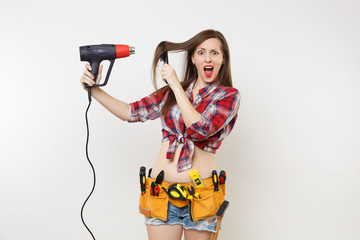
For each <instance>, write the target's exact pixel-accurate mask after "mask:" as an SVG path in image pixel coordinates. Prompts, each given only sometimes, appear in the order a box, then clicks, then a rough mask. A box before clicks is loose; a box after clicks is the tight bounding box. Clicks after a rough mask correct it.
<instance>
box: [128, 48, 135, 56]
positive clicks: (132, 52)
mask: <svg viewBox="0 0 360 240" xmlns="http://www.w3.org/2000/svg"><path fill="white" fill-rule="evenodd" d="M129 52H130V55H131V54H135V47H129Z"/></svg>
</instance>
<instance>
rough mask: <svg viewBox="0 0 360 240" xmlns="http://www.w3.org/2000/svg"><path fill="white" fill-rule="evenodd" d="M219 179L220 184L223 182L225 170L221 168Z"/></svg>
mask: <svg viewBox="0 0 360 240" xmlns="http://www.w3.org/2000/svg"><path fill="white" fill-rule="evenodd" d="M219 179H220V184H225V181H226V172H225V171H224V170H221V172H220V177H219Z"/></svg>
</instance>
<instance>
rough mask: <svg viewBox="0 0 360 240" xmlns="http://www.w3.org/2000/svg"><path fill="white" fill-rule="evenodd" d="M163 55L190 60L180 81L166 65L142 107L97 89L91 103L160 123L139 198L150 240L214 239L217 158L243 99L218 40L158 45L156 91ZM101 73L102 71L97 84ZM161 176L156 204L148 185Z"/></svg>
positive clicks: (200, 37) (208, 36) (219, 197)
mask: <svg viewBox="0 0 360 240" xmlns="http://www.w3.org/2000/svg"><path fill="white" fill-rule="evenodd" d="M167 51H185V52H186V53H187V56H186V59H185V66H186V69H185V76H184V79H183V81H179V79H178V77H177V74H176V72H175V70H174V69H173V68H172V67H171V65H169V64H164V65H162V67H161V78H162V80H163V81H164V82H166V83H167V85H166V86H165V87H163V88H162V89H159V90H157V91H155V92H154V93H153V94H151V95H150V96H147V97H145V98H143V99H141V100H140V101H136V102H134V103H131V104H127V103H125V102H122V101H120V100H117V99H115V98H113V97H111V96H110V95H108V94H107V93H106V92H105V91H103V90H102V89H100V88H93V89H92V96H93V97H94V98H95V99H96V100H97V101H98V102H99V103H101V104H102V105H103V106H104V107H105V108H106V109H108V110H109V111H110V112H111V113H113V114H114V115H115V116H117V117H118V118H120V119H121V120H124V121H129V122H138V121H141V122H144V121H146V120H148V119H151V120H153V119H156V118H161V121H162V126H163V129H162V133H163V140H162V143H161V149H160V152H159V154H158V156H157V159H156V161H155V164H154V166H153V168H152V172H151V178H147V179H146V191H145V192H143V193H142V194H141V196H140V213H142V214H144V215H145V223H146V226H147V231H148V236H149V239H157V240H161V239H179V240H180V239H181V236H182V233H183V232H184V235H185V239H197V240H201V239H211V237H212V236H213V235H214V233H215V232H216V229H215V228H216V224H217V221H218V220H217V219H216V218H214V217H213V215H214V213H216V210H217V209H218V208H219V206H220V204H221V202H222V201H223V200H224V194H225V186H224V184H223V185H220V186H221V187H220V189H219V190H217V191H216V189H215V187H214V185H213V181H212V178H211V177H212V172H213V170H215V169H216V164H215V152H216V150H217V149H218V148H219V147H220V145H221V143H222V141H223V139H224V138H225V137H226V136H227V135H228V134H229V133H230V132H231V130H232V128H233V126H234V124H235V121H236V118H237V112H238V108H239V103H240V94H239V92H238V90H236V89H235V88H232V80H231V70H230V55H229V48H228V45H227V42H226V39H225V38H224V36H223V35H222V34H221V33H220V32H218V31H215V30H205V31H202V32H200V33H198V34H197V35H195V36H194V37H192V38H191V39H189V40H188V41H185V42H183V43H172V42H162V43H160V44H159V45H158V47H157V49H156V51H155V56H154V61H153V67H152V70H153V83H154V85H155V87H156V79H155V75H156V70H157V64H158V62H159V60H160V59H161V57H162V56H163V54H164V53H166V52H167ZM89 70H91V67H90V65H88V64H86V69H85V71H84V74H83V75H82V77H81V80H80V82H81V84H82V86H84V84H85V83H87V84H88V85H90V86H92V85H93V84H95V81H94V77H93V76H92V75H91V74H90V72H89ZM101 70H102V66H101V67H100V69H99V76H98V79H97V80H96V82H99V81H100V78H101ZM84 89H86V88H85V87H84ZM195 169H196V170H197V172H198V174H199V177H200V179H202V183H203V184H201V185H200V186H198V185H195V184H194V182H193V181H192V179H191V178H190V175H189V173H190V172H192V173H193V170H195ZM162 171H163V173H164V178H163V181H160V183H159V182H157V183H159V184H158V185H159V186H160V193H159V195H158V196H156V195H155V196H154V195H153V192H152V191H151V186H152V185H151V184H152V183H153V182H155V178H159V177H161V174H160V173H161V172H162ZM175 183H180V185H174V184H175ZM153 184H155V183H153ZM171 185H173V187H174V186H177V187H178V190H184V192H185V193H184V194H185V197H186V198H187V199H186V200H185V199H182V200H181V199H176V200H175V199H172V198H171V194H170V195H169V192H170V186H171ZM192 190H194V192H195V193H194V192H191V191H192ZM189 203H190V205H189ZM189 206H191V207H189Z"/></svg>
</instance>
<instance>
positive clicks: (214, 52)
mask: <svg viewBox="0 0 360 240" xmlns="http://www.w3.org/2000/svg"><path fill="white" fill-rule="evenodd" d="M212 54H213V55H219V54H220V53H219V52H218V51H213V52H212Z"/></svg>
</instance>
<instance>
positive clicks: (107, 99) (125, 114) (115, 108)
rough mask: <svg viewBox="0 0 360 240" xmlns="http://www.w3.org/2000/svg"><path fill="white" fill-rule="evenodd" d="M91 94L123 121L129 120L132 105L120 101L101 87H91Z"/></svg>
mask: <svg viewBox="0 0 360 240" xmlns="http://www.w3.org/2000/svg"><path fill="white" fill-rule="evenodd" d="M91 95H92V96H93V97H94V98H95V99H96V100H97V101H98V102H99V103H100V104H101V105H103V106H104V107H105V108H106V109H107V110H109V111H110V112H111V113H112V114H114V115H115V116H116V117H118V118H120V119H121V120H123V121H129V120H130V116H131V106H130V105H129V104H127V103H125V102H123V101H120V100H118V99H116V98H114V97H112V96H110V95H109V94H107V93H106V92H105V91H104V90H102V89H101V88H99V87H96V88H92V89H91Z"/></svg>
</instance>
